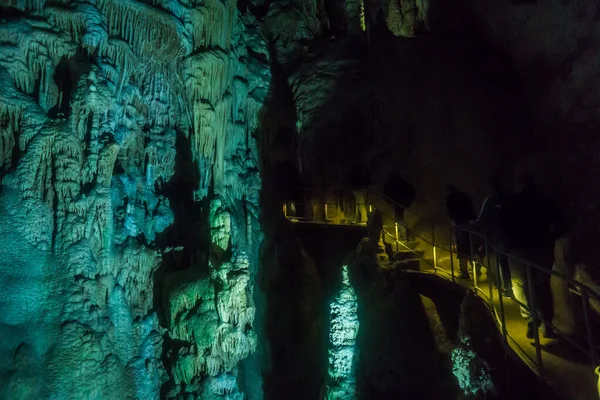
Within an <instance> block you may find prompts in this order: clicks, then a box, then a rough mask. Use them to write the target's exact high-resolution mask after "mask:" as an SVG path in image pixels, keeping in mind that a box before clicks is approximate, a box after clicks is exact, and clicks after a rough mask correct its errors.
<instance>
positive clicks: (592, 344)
mask: <svg viewBox="0 0 600 400" xmlns="http://www.w3.org/2000/svg"><path fill="white" fill-rule="evenodd" d="M580 290H581V302H582V303H583V318H584V321H585V330H586V333H587V337H588V343H589V346H590V357H591V358H592V365H593V367H594V368H595V367H597V364H596V362H597V360H598V358H597V356H596V343H595V340H594V336H593V335H592V327H591V325H590V317H589V314H588V313H589V309H590V297H589V294H588V292H587V290H586V289H584V288H580Z"/></svg>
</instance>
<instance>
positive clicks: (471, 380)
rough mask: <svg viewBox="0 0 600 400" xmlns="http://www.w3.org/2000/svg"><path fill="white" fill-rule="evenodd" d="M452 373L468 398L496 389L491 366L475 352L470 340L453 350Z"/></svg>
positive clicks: (464, 340) (462, 342)
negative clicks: (490, 369)
mask: <svg viewBox="0 0 600 400" xmlns="http://www.w3.org/2000/svg"><path fill="white" fill-rule="evenodd" d="M452 373H453V374H454V376H455V377H456V379H457V380H458V385H459V387H460V388H461V390H462V391H463V393H464V394H465V395H466V396H476V395H478V394H485V393H487V392H490V391H492V390H493V389H494V383H493V382H492V377H491V375H490V371H489V366H488V365H487V364H486V363H485V361H483V360H481V359H480V358H479V357H478V356H477V354H476V353H475V352H474V351H473V349H472V348H471V345H470V340H469V339H468V338H464V339H463V340H462V341H461V343H460V346H458V347H456V348H455V349H454V350H452Z"/></svg>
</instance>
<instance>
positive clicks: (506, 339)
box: [496, 258, 508, 345]
mask: <svg viewBox="0 0 600 400" xmlns="http://www.w3.org/2000/svg"><path fill="white" fill-rule="evenodd" d="M496 282H500V262H499V261H498V258H496ZM498 300H499V302H500V323H501V324H502V337H503V338H504V343H505V344H507V345H508V331H507V328H506V317H505V315H504V299H503V298H502V294H500V295H499V296H498Z"/></svg>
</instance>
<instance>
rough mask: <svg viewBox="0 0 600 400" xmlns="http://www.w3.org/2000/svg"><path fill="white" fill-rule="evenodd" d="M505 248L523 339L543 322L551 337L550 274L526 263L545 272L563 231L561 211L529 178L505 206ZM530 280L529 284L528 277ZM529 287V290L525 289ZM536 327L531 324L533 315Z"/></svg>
mask: <svg viewBox="0 0 600 400" xmlns="http://www.w3.org/2000/svg"><path fill="white" fill-rule="evenodd" d="M507 207H508V209H507V210H506V216H507V221H506V223H507V227H506V231H507V234H506V236H507V239H508V241H507V245H508V248H509V251H510V253H511V254H512V255H514V256H515V257H517V258H518V259H516V258H512V257H511V258H510V272H511V277H512V284H513V292H514V294H515V298H516V299H517V300H518V301H519V302H521V303H523V304H524V305H525V306H526V308H525V307H521V315H522V316H523V318H525V320H526V321H527V337H528V338H533V337H534V329H537V327H538V326H539V323H543V328H544V329H543V333H544V337H548V338H552V337H555V333H554V332H553V330H552V326H551V321H552V314H553V307H552V295H551V292H550V275H549V273H545V272H543V271H540V270H538V269H536V268H534V267H531V266H530V267H529V269H530V271H529V274H528V273H527V266H528V263H533V264H535V265H536V266H538V267H541V268H543V269H545V270H547V271H550V270H551V268H552V264H553V260H554V242H555V241H556V240H557V239H558V238H559V237H561V236H562V235H563V234H564V232H565V230H566V224H565V219H564V217H563V215H562V211H561V210H560V209H559V208H558V207H557V206H556V204H554V202H553V201H552V200H550V198H549V197H547V196H546V195H545V194H543V193H541V192H540V191H539V190H538V187H537V182H536V180H535V178H534V177H533V176H530V175H528V176H525V177H524V179H523V183H522V190H521V192H520V193H518V194H517V195H516V196H514V198H513V199H512V201H510V202H509V203H508V204H507ZM529 277H531V279H532V280H533V282H531V285H530V282H529V280H528V278H529ZM530 286H531V291H530V290H529V287H530ZM532 312H533V313H535V314H536V316H537V317H539V318H541V319H542V321H539V318H538V319H537V322H538V325H537V326H535V324H534V316H533V315H532Z"/></svg>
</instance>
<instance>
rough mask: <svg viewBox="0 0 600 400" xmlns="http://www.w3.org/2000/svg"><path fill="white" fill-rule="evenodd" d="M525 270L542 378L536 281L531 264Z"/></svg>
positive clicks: (537, 361)
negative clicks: (535, 290) (535, 292)
mask: <svg viewBox="0 0 600 400" xmlns="http://www.w3.org/2000/svg"><path fill="white" fill-rule="evenodd" d="M525 268H526V269H527V289H528V291H529V313H530V314H531V317H532V321H531V322H532V323H533V337H534V339H535V359H536V363H537V365H538V368H539V371H540V374H541V375H542V376H544V366H543V364H542V348H541V345H540V332H539V329H538V321H539V319H540V318H539V316H538V315H537V305H536V303H537V300H538V299H536V298H535V296H534V295H533V293H534V289H533V285H534V281H533V273H532V272H531V267H530V265H529V264H527V263H526V264H525Z"/></svg>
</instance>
